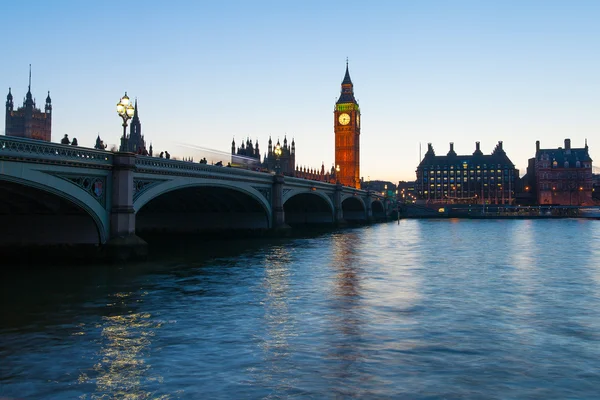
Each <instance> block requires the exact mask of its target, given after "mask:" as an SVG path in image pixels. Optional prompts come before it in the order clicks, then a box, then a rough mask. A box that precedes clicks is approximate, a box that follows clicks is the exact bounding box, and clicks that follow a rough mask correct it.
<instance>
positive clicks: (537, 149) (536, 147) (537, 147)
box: [535, 140, 540, 153]
mask: <svg viewBox="0 0 600 400" xmlns="http://www.w3.org/2000/svg"><path fill="white" fill-rule="evenodd" d="M538 151H540V141H539V140H536V141H535V152H536V153H537V152H538Z"/></svg>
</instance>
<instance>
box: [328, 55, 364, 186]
mask: <svg viewBox="0 0 600 400" xmlns="http://www.w3.org/2000/svg"><path fill="white" fill-rule="evenodd" d="M333 115H334V118H333V130H334V132H335V166H336V171H337V169H338V168H339V171H337V177H338V181H339V182H340V183H341V184H342V185H345V186H352V187H354V188H357V189H360V107H359V106H358V102H357V101H356V99H355V98H354V85H353V84H352V80H351V79H350V73H349V72H348V62H347V61H346V75H344V80H343V81H342V92H341V94H340V97H339V99H338V101H337V102H336V103H335V109H334V111H333Z"/></svg>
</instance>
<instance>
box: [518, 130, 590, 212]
mask: <svg viewBox="0 0 600 400" xmlns="http://www.w3.org/2000/svg"><path fill="white" fill-rule="evenodd" d="M535 147H536V149H535V158H534V159H530V160H529V163H528V165H529V166H528V168H527V169H528V171H527V175H528V176H533V177H534V178H533V179H531V180H530V185H531V187H530V188H528V190H532V191H533V193H535V197H536V200H537V204H539V205H546V204H552V205H564V206H581V205H591V204H593V201H592V190H593V178H592V159H591V158H590V155H589V150H588V145H587V142H586V144H585V147H583V148H572V147H571V139H565V147H564V148H562V147H559V148H557V149H541V148H540V142H539V140H538V141H536V143H535Z"/></svg>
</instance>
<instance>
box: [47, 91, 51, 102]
mask: <svg viewBox="0 0 600 400" xmlns="http://www.w3.org/2000/svg"><path fill="white" fill-rule="evenodd" d="M46 103H48V104H50V103H52V99H51V98H50V91H49V90H48V96H47V97H46Z"/></svg>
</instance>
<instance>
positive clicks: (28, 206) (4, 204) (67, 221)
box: [0, 171, 109, 245]
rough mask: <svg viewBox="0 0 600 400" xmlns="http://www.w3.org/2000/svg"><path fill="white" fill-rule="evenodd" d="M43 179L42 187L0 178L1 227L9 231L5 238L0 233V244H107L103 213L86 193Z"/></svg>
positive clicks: (47, 177) (55, 179)
mask: <svg viewBox="0 0 600 400" xmlns="http://www.w3.org/2000/svg"><path fill="white" fill-rule="evenodd" d="M4 172H6V171H4ZM38 173H39V174H42V173H41V172H39V171H38ZM43 178H44V179H43V180H41V181H42V182H45V184H42V183H39V181H33V180H29V179H24V178H22V177H17V176H11V175H8V174H3V175H0V221H1V222H0V224H1V225H2V226H3V227H8V228H10V229H11V232H10V233H8V234H6V233H4V234H3V233H2V232H1V231H0V243H7V244H8V243H14V244H23V245H28V244H36V245H38V244H48V245H53V244H104V243H106V241H107V240H108V236H109V221H108V212H107V211H106V209H104V207H103V206H102V205H101V204H100V203H99V202H98V201H97V200H96V199H94V198H93V197H92V196H91V195H90V194H89V193H87V192H86V191H84V190H83V189H81V188H79V187H77V186H75V185H74V184H72V183H70V182H68V181H66V180H64V179H62V178H58V177H55V176H52V175H46V174H43ZM38 180H39V177H38ZM9 196H10V199H9ZM32 207H38V208H36V209H32ZM15 209H19V211H18V212H14V211H15Z"/></svg>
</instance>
